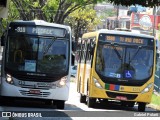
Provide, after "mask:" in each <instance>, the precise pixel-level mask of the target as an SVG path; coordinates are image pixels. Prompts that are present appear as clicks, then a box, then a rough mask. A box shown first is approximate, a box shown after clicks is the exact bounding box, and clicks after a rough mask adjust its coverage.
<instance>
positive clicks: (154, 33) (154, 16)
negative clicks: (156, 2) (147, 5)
mask: <svg viewBox="0 0 160 120" xmlns="http://www.w3.org/2000/svg"><path fill="white" fill-rule="evenodd" d="M153 18H154V21H153V36H154V37H155V36H156V32H155V25H156V18H157V16H156V6H154V7H153Z"/></svg>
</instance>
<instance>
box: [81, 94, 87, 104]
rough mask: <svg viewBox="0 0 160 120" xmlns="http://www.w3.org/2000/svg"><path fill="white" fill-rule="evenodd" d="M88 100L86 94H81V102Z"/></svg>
mask: <svg viewBox="0 0 160 120" xmlns="http://www.w3.org/2000/svg"><path fill="white" fill-rule="evenodd" d="M85 102H86V96H85V95H82V94H80V103H85Z"/></svg>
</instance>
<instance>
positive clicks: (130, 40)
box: [77, 29, 156, 111]
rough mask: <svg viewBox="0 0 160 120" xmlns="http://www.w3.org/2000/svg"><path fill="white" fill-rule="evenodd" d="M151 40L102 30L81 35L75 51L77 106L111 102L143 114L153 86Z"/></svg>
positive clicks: (92, 105) (153, 58)
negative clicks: (136, 106)
mask: <svg viewBox="0 0 160 120" xmlns="http://www.w3.org/2000/svg"><path fill="white" fill-rule="evenodd" d="M155 51H156V46H155V40H154V37H152V36H149V35H143V34H137V33H133V32H127V31H116V30H106V29H102V30H99V31H96V32H90V33H85V34H83V36H82V40H81V42H80V47H79V50H78V55H79V61H78V69H77V91H78V92H79V93H80V102H81V103H84V102H87V105H88V107H94V105H95V103H96V101H98V100H99V101H100V100H101V101H103V102H106V103H107V101H108V100H115V101H118V102H120V103H121V105H123V106H128V107H134V105H135V103H137V104H138V111H145V107H146V104H148V103H150V101H151V96H152V92H153V86H154V72H155V55H156V54H155V53H156V52H155Z"/></svg>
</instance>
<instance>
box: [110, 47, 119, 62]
mask: <svg viewBox="0 0 160 120" xmlns="http://www.w3.org/2000/svg"><path fill="white" fill-rule="evenodd" d="M111 45H112V46H113V49H114V51H115V53H116V55H117V56H118V58H119V59H120V60H122V57H121V55H120V53H119V52H118V50H117V49H116V47H115V46H114V45H113V44H111Z"/></svg>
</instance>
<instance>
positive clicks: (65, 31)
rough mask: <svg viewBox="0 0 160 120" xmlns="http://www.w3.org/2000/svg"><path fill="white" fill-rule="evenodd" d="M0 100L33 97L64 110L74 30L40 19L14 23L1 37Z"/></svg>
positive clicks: (67, 93) (67, 92)
mask: <svg viewBox="0 0 160 120" xmlns="http://www.w3.org/2000/svg"><path fill="white" fill-rule="evenodd" d="M1 46H4V50H3V55H2V66H1V67H2V68H1V82H0V100H1V101H2V100H4V99H5V98H10V97H11V98H12V100H13V99H16V98H25V99H27V98H33V99H35V98H36V99H40V100H44V101H46V103H54V104H55V105H56V106H57V108H58V109H64V106H65V101H66V100H68V97H69V83H70V66H71V48H72V47H71V46H72V38H71V29H70V27H69V26H65V25H59V24H54V23H48V22H45V21H41V20H35V21H14V22H11V23H10V24H9V26H8V28H7V31H6V33H5V35H3V36H2V37H1Z"/></svg>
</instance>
